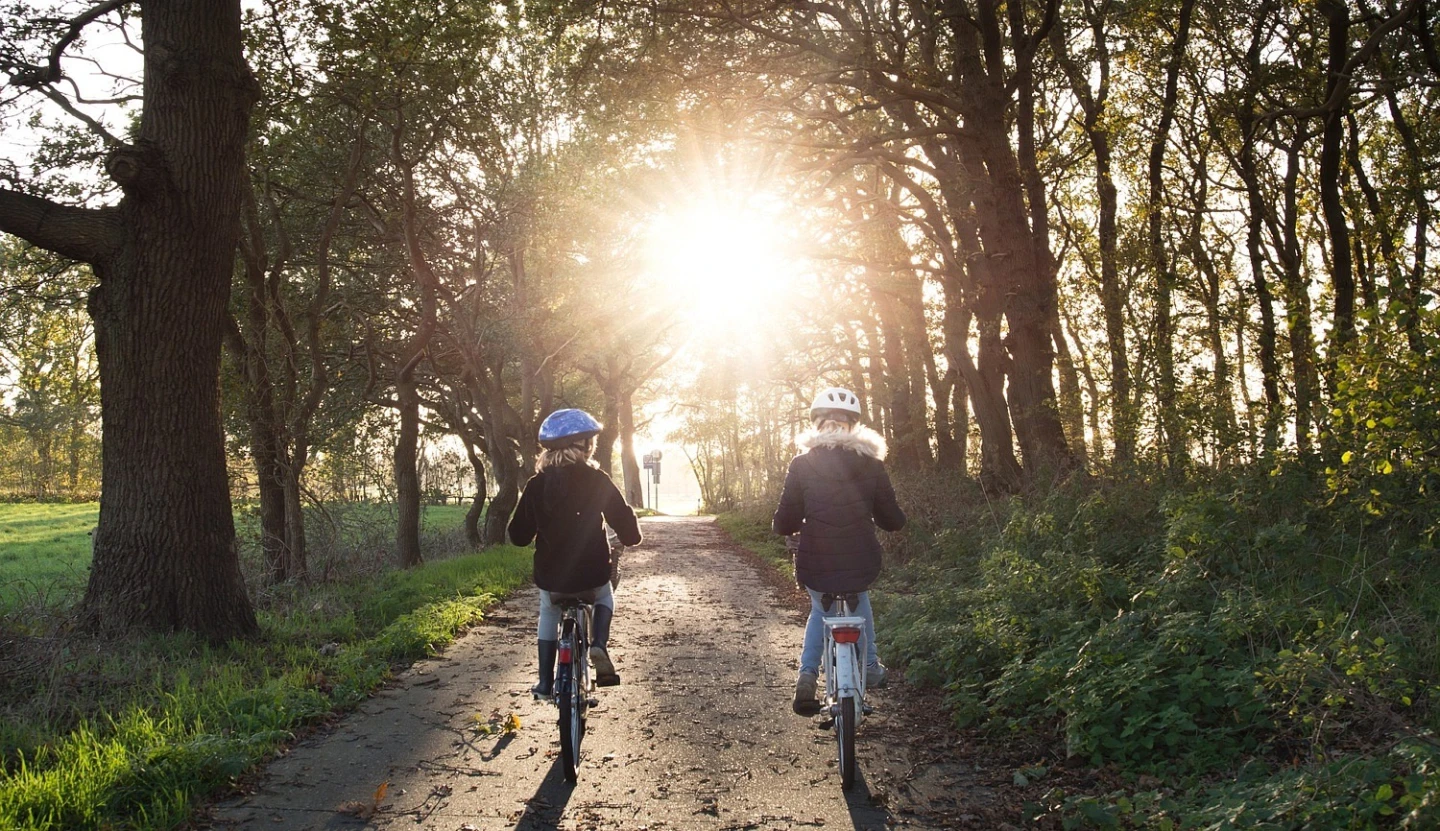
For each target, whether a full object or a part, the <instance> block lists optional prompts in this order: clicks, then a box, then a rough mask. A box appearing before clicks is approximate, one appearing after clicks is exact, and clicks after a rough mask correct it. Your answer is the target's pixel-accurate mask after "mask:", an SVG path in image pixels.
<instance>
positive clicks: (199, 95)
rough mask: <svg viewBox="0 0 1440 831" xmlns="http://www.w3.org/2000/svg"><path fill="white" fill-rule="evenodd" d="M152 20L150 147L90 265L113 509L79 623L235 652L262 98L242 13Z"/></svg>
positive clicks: (242, 615)
mask: <svg viewBox="0 0 1440 831" xmlns="http://www.w3.org/2000/svg"><path fill="white" fill-rule="evenodd" d="M143 5H144V14H143V21H144V27H145V42H146V49H145V70H144V72H145V80H146V83H145V89H144V111H143V114H142V116H141V120H140V127H139V138H138V140H137V142H136V144H135V146H133V147H128V148H125V149H123V150H120V151H117V152H116V153H114V154H112V156H111V158H110V161H109V172H110V174H111V176H112V177H113V178H114V179H115V180H116V181H118V182H119V183H120V184H121V186H122V188H124V190H125V194H126V195H125V198H124V200H123V201H122V202H121V204H120V207H119V208H118V210H116V211H115V212H114V213H113V214H110V215H109V216H113V217H114V218H115V219H117V220H118V222H119V224H120V226H121V227H120V229H119V231H120V235H119V239H118V242H119V245H118V247H117V248H115V249H112V250H109V251H104V252H95V253H98V254H100V256H98V257H94V258H85V259H89V261H90V262H92V263H93V264H94V265H95V271H96V274H97V276H99V277H100V286H99V287H98V288H96V289H95V290H94V291H93V292H92V293H91V295H90V302H89V308H90V313H91V315H92V316H93V317H94V319H95V345H96V353H97V356H98V358H99V363H100V377H101V391H102V392H101V414H102V424H103V437H102V454H103V473H102V485H101V487H102V492H103V498H102V501H101V505H100V524H99V527H98V529H97V531H96V534H95V558H94V562H93V565H92V567H91V572H90V582H89V585H88V587H87V589H86V592H85V597H84V600H83V601H82V603H81V612H82V616H83V618H84V620H85V622H86V623H87V624H88V625H90V626H91V627H94V628H101V629H119V628H129V627H133V626H144V627H151V628H156V629H186V630H191V631H194V632H197V633H200V634H201V635H204V636H206V637H208V638H210V639H212V640H224V639H227V638H232V637H240V636H249V635H253V634H255V633H257V632H258V626H257V625H256V621H255V615H254V611H253V609H252V607H251V605H250V601H249V598H248V596H247V595H246V591H245V582H244V579H243V577H242V576H241V573H240V564H239V558H238V557H237V554H236V548H235V526H234V520H233V518H232V514H231V509H230V493H229V482H228V477H227V471H226V465H225V433H224V426H223V424H222V422H221V418H220V396H219V383H218V377H219V370H220V347H221V338H222V332H223V331H224V320H225V307H226V303H227V301H228V298H229V292H230V276H231V271H232V268H233V264H234V257H235V247H236V242H237V237H238V233H239V215H240V214H239V212H240V188H241V184H242V179H243V172H244V140H245V133H246V130H247V127H248V120H249V113H250V107H251V104H252V103H253V100H254V96H255V84H254V80H253V78H252V77H251V76H250V73H249V70H248V68H247V67H246V66H245V61H244V58H243V56H242V54H241V33H240V4H239V2H237V0H193V2H180V1H178V0H177V1H176V2H158V0H157V1H156V2H147V3H144V4H143ZM3 212H4V209H3V208H0V213H3ZM45 221H46V222H49V221H50V220H49V219H48V218H47V219H46V220H45ZM0 227H4V228H5V230H15V229H13V228H12V227H9V223H7V222H5V221H4V220H3V219H0ZM38 230H39V231H40V232H41V233H40V234H38V236H39V237H41V238H42V239H43V237H44V236H45V234H44V233H43V232H44V230H45V229H44V228H43V227H42V228H40V229H38ZM15 232H16V233H21V234H22V235H25V234H24V233H23V231H21V230H16V231H15ZM27 238H29V237H28V236H27ZM37 241H38V242H39V244H41V245H46V243H45V242H44V241H40V240H37ZM46 247H50V246H48V245H46ZM55 250H61V249H60V248H56V249H55ZM61 253H65V252H64V251H63V250H61ZM82 258H83V257H82Z"/></svg>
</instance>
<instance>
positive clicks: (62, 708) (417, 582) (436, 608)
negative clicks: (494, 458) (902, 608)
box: [0, 546, 531, 831]
mask: <svg viewBox="0 0 1440 831" xmlns="http://www.w3.org/2000/svg"><path fill="white" fill-rule="evenodd" d="M530 565H531V553H530V552H529V551H528V550H525V549H518V548H514V547H509V546H502V547H497V548H492V549H488V550H486V551H483V552H480V553H472V554H467V555H463V556H459V557H455V558H452V559H447V560H443V561H440V562H434V563H429V564H427V565H424V566H422V567H420V568H416V569H412V570H409V571H404V572H400V571H388V572H385V573H384V574H382V575H380V576H379V577H378V578H375V577H367V578H363V579H357V580H352V581H350V582H348V583H347V582H334V583H330V584H326V585H324V586H320V587H317V588H313V589H296V590H295V592H294V593H293V594H291V595H286V596H279V595H277V596H274V597H272V598H271V601H270V603H269V605H268V606H266V607H263V608H262V609H261V610H260V611H259V617H260V622H261V626H262V630H263V636H262V637H261V638H260V639H258V640H255V641H249V642H236V643H231V644H229V645H227V646H221V647H215V646H210V645H207V644H205V643H203V642H201V641H198V640H195V639H194V638H191V637H189V636H185V635H171V636H153V637H149V638H145V639H139V640H134V641H131V642H122V643H114V642H111V643H105V644H97V643H85V642H81V641H73V640H72V641H67V642H64V645H63V646H62V647H61V648H60V649H59V650H58V651H57V650H56V649H55V645H54V644H52V643H41V642H37V643H27V642H24V641H16V643H15V645H16V647H17V649H16V654H15V655H14V656H9V657H8V660H10V661H11V662H12V663H13V667H12V669H11V671H9V672H5V673H3V675H0V702H3V703H0V715H3V719H0V760H3V769H0V828H3V829H7V831H8V830H9V829H27V831H30V830H31V829H33V831H49V830H50V829H90V828H95V829H99V828H104V829H134V831H140V829H169V828H174V827H176V826H177V825H178V824H180V823H182V822H185V821H186V820H187V818H188V817H189V816H190V813H191V812H192V811H193V809H194V807H195V806H196V804H198V802H199V801H200V800H202V799H203V798H204V797H205V796H206V795H207V794H209V793H211V792H212V791H214V790H215V789H216V788H217V787H220V786H223V785H224V784H225V783H227V782H229V781H231V780H232V779H233V777H235V776H237V775H239V774H240V773H242V772H243V771H245V770H246V769H248V768H249V767H251V766H253V765H254V764H256V763H257V762H259V761H261V760H263V759H264V758H265V757H266V756H267V754H269V753H272V752H274V751H275V750H276V749H277V748H279V747H281V746H283V745H284V744H285V743H287V742H288V741H289V740H290V739H291V738H292V737H293V736H294V734H295V732H296V731H297V730H303V729H304V728H305V727H307V726H308V725H313V724H316V723H318V722H321V721H323V720H325V719H326V718H328V717H329V716H330V714H331V713H333V712H335V711H343V710H346V709H349V708H351V707H353V706H354V705H355V704H356V703H357V702H359V701H361V700H362V699H363V698H364V697H365V696H366V695H367V694H368V693H369V692H370V691H371V690H373V689H375V687H376V686H377V685H379V684H381V683H382V682H383V681H384V680H385V679H386V678H387V677H388V676H389V675H390V674H391V672H392V670H393V669H394V668H395V667H396V666H398V665H403V664H406V663H409V662H411V661H414V660H416V659H418V658H421V657H424V656H426V655H430V654H433V653H434V652H435V651H436V650H437V649H438V648H440V647H441V646H443V645H444V644H447V643H449V642H450V641H451V640H452V639H453V638H454V636H455V634H456V633H457V632H458V631H460V630H461V629H463V628H464V627H465V626H467V625H469V624H471V623H473V622H475V621H477V620H479V619H480V617H481V616H482V614H483V612H484V610H485V608H487V607H488V606H489V605H490V604H491V603H492V602H493V601H494V600H495V599H496V598H497V597H500V596H503V595H505V594H506V593H508V592H510V591H511V590H513V589H514V588H516V587H518V586H521V585H524V584H525V583H527V582H528V580H529V577H530ZM0 657H5V656H0Z"/></svg>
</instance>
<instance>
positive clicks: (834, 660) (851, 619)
mask: <svg viewBox="0 0 1440 831" xmlns="http://www.w3.org/2000/svg"><path fill="white" fill-rule="evenodd" d="M835 602H836V603H838V604H840V609H839V611H840V614H839V615H836V616H834V617H829V616H827V617H826V618H825V654H824V659H823V660H824V663H825V703H826V704H827V705H828V710H829V712H830V714H831V715H834V714H835V713H836V708H837V706H838V704H839V702H840V700H841V699H844V698H854V699H855V700H856V705H857V706H856V710H857V712H863V710H862V709H861V707H860V706H859V705H860V704H862V703H863V702H864V700H865V662H864V654H865V652H864V650H865V648H866V646H867V644H866V643H865V618H863V617H860V616H859V615H852V614H851V613H850V604H848V603H846V602H845V600H844V598H843V597H836V598H835Z"/></svg>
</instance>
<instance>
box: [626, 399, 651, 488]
mask: <svg viewBox="0 0 1440 831" xmlns="http://www.w3.org/2000/svg"><path fill="white" fill-rule="evenodd" d="M620 469H621V470H623V471H624V473H625V501H626V502H629V503H630V504H631V505H632V506H634V507H636V508H644V507H646V506H645V481H644V479H642V478H641V476H642V473H643V471H641V470H640V462H639V461H638V460H636V458H635V398H634V393H632V392H630V391H629V390H627V391H625V392H624V393H622V394H621V396H620Z"/></svg>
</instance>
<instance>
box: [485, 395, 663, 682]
mask: <svg viewBox="0 0 1440 831" xmlns="http://www.w3.org/2000/svg"><path fill="white" fill-rule="evenodd" d="M599 433H600V423H599V422H598V421H596V420H595V419H594V417H593V416H591V415H590V414H589V413H587V412H585V411H584V410H556V411H555V412H553V413H551V414H550V415H548V416H546V418H545V420H544V421H543V422H542V423H541V424H540V445H541V448H542V450H541V453H540V457H539V458H538V459H536V461H535V470H536V473H535V475H534V476H533V477H531V479H530V481H529V482H526V483H525V490H524V492H523V493H521V494H520V503H519V504H518V505H517V506H516V507H515V515H514V516H513V517H511V519H510V528H509V532H510V541H511V542H513V543H515V544H516V545H529V544H530V542H531V541H532V540H533V541H534V542H535V585H536V586H537V587H538V588H539V589H540V621H539V624H538V626H537V632H536V634H537V639H538V642H539V658H540V681H539V683H538V684H536V685H535V689H534V693H535V695H537V696H540V697H548V696H549V695H550V694H551V692H552V691H553V689H554V684H555V654H556V641H557V640H558V638H559V633H560V608H559V606H558V605H557V604H556V603H555V601H554V596H555V595H576V594H578V595H584V596H586V597H587V598H592V599H593V601H592V602H593V603H594V606H595V616H594V631H593V632H592V633H591V646H590V665H591V666H593V667H594V668H595V675H596V683H598V684H600V685H602V686H604V685H607V684H614V683H618V682H619V678H618V676H616V674H615V665H614V663H613V662H612V661H611V660H610V655H609V652H608V651H607V647H608V645H609V640H610V622H611V620H612V618H613V617H614V614H615V596H614V593H613V591H612V590H611V586H610V574H611V561H610V543H609V541H608V539H607V538H606V534H605V526H606V525H608V526H609V527H610V528H611V529H612V530H613V531H614V533H615V535H616V536H617V537H619V540H620V542H621V544H623V545H639V544H640V523H639V522H638V521H637V520H636V519H635V511H633V510H632V509H631V508H630V506H629V505H628V504H627V503H626V502H625V497H624V495H623V494H621V493H620V489H619V488H617V487H615V483H614V482H612V481H610V477H609V475H608V474H606V473H605V472H603V471H601V470H600V468H599V467H598V466H597V465H596V464H595V462H594V461H592V460H591V458H590V457H591V456H592V455H593V454H594V453H595V437H596V436H597V435H599Z"/></svg>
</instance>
